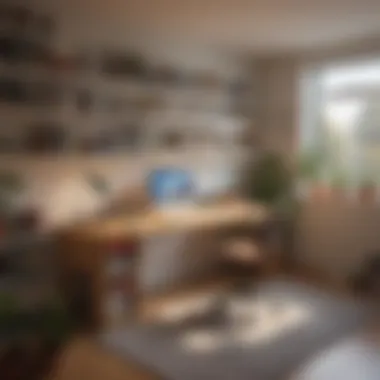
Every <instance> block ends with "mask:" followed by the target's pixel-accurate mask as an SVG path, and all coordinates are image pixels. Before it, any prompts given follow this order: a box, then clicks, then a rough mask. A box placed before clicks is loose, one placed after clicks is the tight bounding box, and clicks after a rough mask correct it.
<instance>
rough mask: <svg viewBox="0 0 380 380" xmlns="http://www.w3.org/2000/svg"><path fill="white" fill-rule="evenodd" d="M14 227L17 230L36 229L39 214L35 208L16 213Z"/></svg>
mask: <svg viewBox="0 0 380 380" xmlns="http://www.w3.org/2000/svg"><path fill="white" fill-rule="evenodd" d="M13 224H14V227H15V228H16V229H17V230H18V231H33V232H34V231H36V230H37V229H38V226H39V215H38V212H37V210H33V209H26V210H22V211H21V212H20V213H18V214H16V216H15V218H14V223H13Z"/></svg>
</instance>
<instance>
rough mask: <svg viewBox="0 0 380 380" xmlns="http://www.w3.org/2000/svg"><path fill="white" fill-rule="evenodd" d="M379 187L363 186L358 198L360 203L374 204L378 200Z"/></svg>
mask: <svg viewBox="0 0 380 380" xmlns="http://www.w3.org/2000/svg"><path fill="white" fill-rule="evenodd" d="M376 198H377V188H376V186H374V185H368V186H363V187H361V188H359V190H358V199H359V202H360V203H365V204H372V203H375V202H376Z"/></svg>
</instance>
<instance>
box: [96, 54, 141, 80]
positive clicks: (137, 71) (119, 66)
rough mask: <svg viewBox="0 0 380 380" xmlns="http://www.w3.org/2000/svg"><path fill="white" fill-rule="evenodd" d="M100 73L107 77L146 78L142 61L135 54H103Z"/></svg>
mask: <svg viewBox="0 0 380 380" xmlns="http://www.w3.org/2000/svg"><path fill="white" fill-rule="evenodd" d="M102 71H103V72H104V73H106V74H109V75H114V76H126V77H128V76H129V77H136V78H143V77H145V76H146V72H147V70H146V65H145V62H144V60H143V59H142V58H141V57H140V56H139V55H135V54H122V53H115V52H113V53H105V54H104V57H103V60H102Z"/></svg>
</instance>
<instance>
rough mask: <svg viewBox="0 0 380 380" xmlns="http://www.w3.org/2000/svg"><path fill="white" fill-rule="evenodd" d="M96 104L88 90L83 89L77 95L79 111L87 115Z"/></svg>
mask: <svg viewBox="0 0 380 380" xmlns="http://www.w3.org/2000/svg"><path fill="white" fill-rule="evenodd" d="M93 103H94V99H93V96H92V94H91V92H90V91H89V90H88V89H81V90H78V91H77V94H76V105H77V109H78V111H80V112H82V113H87V112H89V111H90V110H91V108H92V105H93Z"/></svg>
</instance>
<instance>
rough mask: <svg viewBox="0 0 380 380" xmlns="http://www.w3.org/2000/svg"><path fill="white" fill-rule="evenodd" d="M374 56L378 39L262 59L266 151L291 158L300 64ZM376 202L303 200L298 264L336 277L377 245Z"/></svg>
mask: <svg viewBox="0 0 380 380" xmlns="http://www.w3.org/2000/svg"><path fill="white" fill-rule="evenodd" d="M372 56H380V40H379V39H376V38H374V39H367V40H365V41H357V42H353V43H351V44H348V45H346V46H337V47H336V48H335V49H329V50H325V51H310V52H306V53H305V52H304V53H297V54H291V55H289V56H287V57H273V58H271V59H268V60H266V61H265V62H262V65H261V66H262V71H261V73H262V75H263V77H264V79H262V82H263V83H265V86H266V92H265V93H264V94H265V96H264V98H263V99H262V102H261V103H262V104H263V106H262V107H260V110H261V113H260V114H261V119H260V120H262V123H261V129H262V133H263V141H264V142H265V146H266V147H267V148H268V149H274V150H277V151H280V152H281V153H283V154H284V155H285V156H286V157H291V156H293V157H294V153H295V152H296V151H297V141H298V138H299V127H300V126H299V124H300V111H301V110H300V109H299V103H298V100H299V96H300V92H299V88H300V87H299V76H300V74H301V73H302V70H303V69H304V68H305V67H310V66H311V65H323V64H326V63H332V62H334V63H337V62H344V61H350V60H360V59H362V58H368V57H372ZM379 218H380V205H364V204H359V203H358V202H354V201H343V200H341V201H337V200H336V199H334V200H327V201H323V202H305V203H304V204H303V207H302V211H301V215H300V217H299V223H298V233H297V239H296V240H297V241H296V258H297V260H298V262H299V263H301V264H303V265H305V266H308V267H311V268H314V269H316V270H318V271H321V272H322V273H325V274H327V275H328V276H329V277H330V278H331V279H333V280H337V281H342V280H344V279H346V278H347V276H349V275H350V274H351V273H352V272H353V271H355V270H357V269H358V265H360V263H361V262H362V260H363V259H364V258H365V257H366V255H367V254H369V253H370V252H371V251H373V250H378V249H380V234H379V233H378V226H379Z"/></svg>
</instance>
